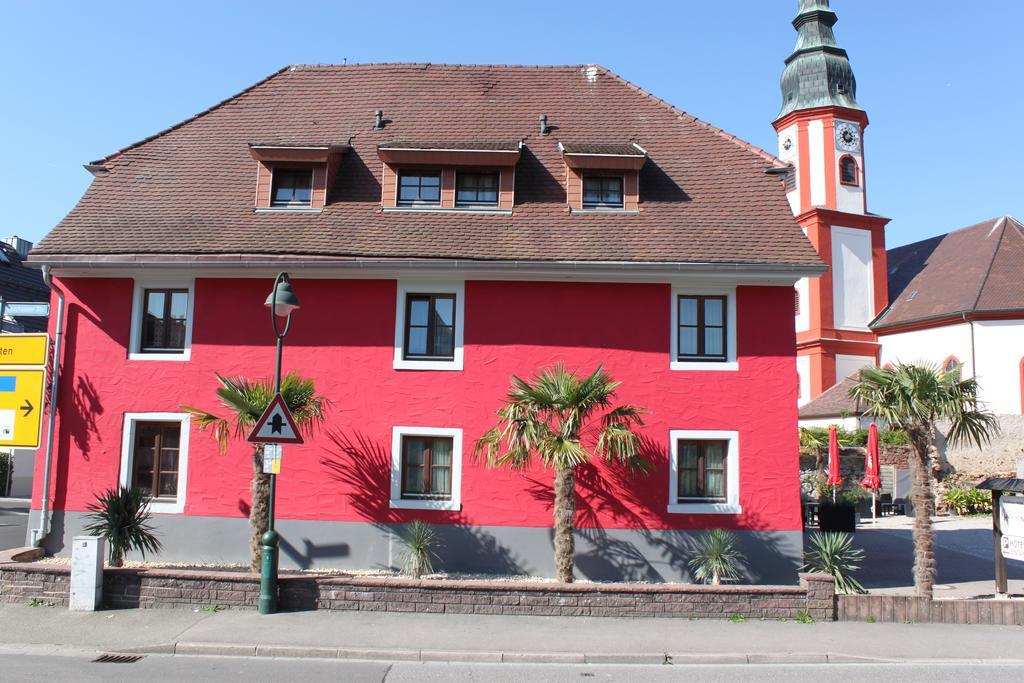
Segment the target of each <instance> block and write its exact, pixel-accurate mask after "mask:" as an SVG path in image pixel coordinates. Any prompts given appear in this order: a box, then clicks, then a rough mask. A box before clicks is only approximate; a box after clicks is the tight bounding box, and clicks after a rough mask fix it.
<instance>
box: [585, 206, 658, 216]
mask: <svg viewBox="0 0 1024 683" xmlns="http://www.w3.org/2000/svg"><path fill="white" fill-rule="evenodd" d="M569 213H582V214H586V215H589V216H595V215H596V216H607V215H612V216H615V215H619V216H623V215H625V216H639V215H640V210H639V209H575V208H570V209H569Z"/></svg>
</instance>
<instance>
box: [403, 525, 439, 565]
mask: <svg viewBox="0 0 1024 683" xmlns="http://www.w3.org/2000/svg"><path fill="white" fill-rule="evenodd" d="M401 539H402V543H404V544H405V553H404V554H403V556H402V573H403V574H406V575H407V576H411V577H413V578H414V579H418V578H420V577H422V576H423V575H424V574H433V573H434V560H435V559H439V558H438V556H437V553H436V552H435V551H434V549H435V548H436V547H438V545H439V543H438V540H437V532H435V531H434V528H433V527H432V526H430V525H429V524H424V523H423V522H422V521H420V520H418V519H417V520H416V521H414V522H413V523H412V524H410V525H408V526H407V527H405V529H404V530H403V531H402V533H401Z"/></svg>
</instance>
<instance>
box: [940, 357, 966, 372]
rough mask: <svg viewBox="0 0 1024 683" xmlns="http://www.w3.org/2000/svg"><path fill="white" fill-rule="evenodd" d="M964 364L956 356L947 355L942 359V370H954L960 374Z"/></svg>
mask: <svg viewBox="0 0 1024 683" xmlns="http://www.w3.org/2000/svg"><path fill="white" fill-rule="evenodd" d="M963 368H964V364H963V363H961V362H960V360H959V359H958V358H957V357H956V356H948V357H947V358H946V360H944V361H942V371H943V372H956V373H957V374H958V375H962V373H963Z"/></svg>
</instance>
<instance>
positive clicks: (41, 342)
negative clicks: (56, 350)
mask: <svg viewBox="0 0 1024 683" xmlns="http://www.w3.org/2000/svg"><path fill="white" fill-rule="evenodd" d="M49 344H50V335H48V334H0V365H46V352H47V347H48V346H49Z"/></svg>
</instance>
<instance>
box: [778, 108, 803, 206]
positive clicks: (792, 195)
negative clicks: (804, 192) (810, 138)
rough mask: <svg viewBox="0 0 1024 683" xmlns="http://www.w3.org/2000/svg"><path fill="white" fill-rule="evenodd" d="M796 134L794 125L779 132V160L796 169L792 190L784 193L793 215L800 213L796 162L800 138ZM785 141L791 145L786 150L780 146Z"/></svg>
mask: <svg viewBox="0 0 1024 683" xmlns="http://www.w3.org/2000/svg"><path fill="white" fill-rule="evenodd" d="M798 132H799V131H798V129H797V124H795V123H794V124H793V125H791V126H789V127H787V128H783V129H782V130H781V131H779V159H781V160H782V161H784V162H786V163H787V164H793V166H795V167H797V172H796V176H795V180H796V183H794V185H793V189H792V190H791V191H789V192H787V193H786V199H788V200H789V208H790V209H791V210H792V211H793V213H794V214H798V213H800V168H799V165H798V160H799V159H800V138H799V136H798V134H797V133H798ZM787 139H788V140H790V141H792V143H793V144H792V145H790V148H789V149H788V150H787V149H785V148H784V147H783V146H782V145H783V143H784V142H785V141H786V140H787Z"/></svg>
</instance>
